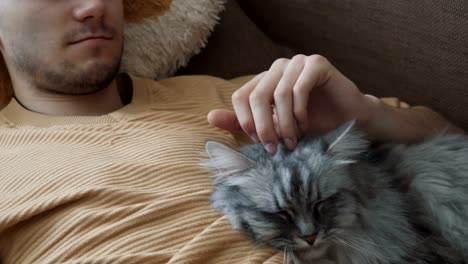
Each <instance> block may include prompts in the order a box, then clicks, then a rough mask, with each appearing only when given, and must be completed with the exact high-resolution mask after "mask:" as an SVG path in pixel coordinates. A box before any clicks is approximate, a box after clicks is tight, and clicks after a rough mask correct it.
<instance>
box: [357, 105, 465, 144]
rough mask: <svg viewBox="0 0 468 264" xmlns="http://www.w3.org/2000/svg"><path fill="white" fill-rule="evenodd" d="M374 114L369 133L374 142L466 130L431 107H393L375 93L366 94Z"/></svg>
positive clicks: (418, 138) (414, 140) (413, 140)
mask: <svg viewBox="0 0 468 264" xmlns="http://www.w3.org/2000/svg"><path fill="white" fill-rule="evenodd" d="M366 100H367V103H368V104H369V108H370V110H371V111H370V113H371V115H370V117H369V120H368V123H367V124H366V127H365V128H364V130H365V132H366V133H367V135H368V136H369V139H370V140H372V141H374V142H381V143H383V142H393V143H417V142H420V141H422V140H424V139H426V138H428V137H430V136H432V135H435V134H437V133H441V132H446V133H465V132H464V131H463V130H462V129H460V128H458V127H456V126H455V125H453V124H451V123H450V122H449V121H448V120H447V119H445V118H444V117H443V116H441V115H440V114H438V113H436V112H435V111H432V110H431V109H429V108H427V107H420V106H418V107H411V108H406V109H403V108H396V107H391V106H389V105H387V104H385V103H384V102H382V101H381V100H380V99H378V98H376V97H374V96H366Z"/></svg>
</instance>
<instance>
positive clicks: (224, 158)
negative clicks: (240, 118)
mask: <svg viewBox="0 0 468 264" xmlns="http://www.w3.org/2000/svg"><path fill="white" fill-rule="evenodd" d="M205 149H206V153H207V154H208V157H209V160H208V161H207V162H204V163H203V165H204V166H206V167H209V168H211V169H215V170H217V171H218V172H219V175H217V176H229V175H232V174H236V173H239V172H241V171H244V170H247V169H250V168H252V167H255V162H254V161H253V160H251V159H249V158H247V157H246V156H244V155H242V154H241V153H239V152H237V151H236V150H233V149H231V148H230V147H228V146H226V145H223V144H221V143H218V142H215V141H208V142H207V143H206V145H205Z"/></svg>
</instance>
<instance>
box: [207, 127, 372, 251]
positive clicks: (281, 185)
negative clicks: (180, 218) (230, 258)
mask: <svg viewBox="0 0 468 264" xmlns="http://www.w3.org/2000/svg"><path fill="white" fill-rule="evenodd" d="M353 127H354V122H348V123H345V124H344V125H342V126H341V127H339V128H338V129H336V130H334V131H332V132H330V133H328V134H326V135H323V136H320V137H315V138H306V139H304V140H301V141H300V142H299V144H298V146H297V147H296V149H295V150H293V151H288V150H286V149H285V148H284V147H283V146H281V145H280V146H279V149H278V151H277V153H276V154H275V155H271V154H269V153H267V152H266V151H265V150H264V148H263V146H262V145H260V144H256V145H250V146H246V147H243V148H241V149H239V150H233V149H231V148H229V147H227V146H225V145H222V144H220V143H216V142H208V143H207V144H206V151H207V153H208V155H209V157H210V160H209V161H208V162H207V163H206V165H207V166H209V167H210V168H212V169H213V174H214V183H215V189H214V192H213V195H212V198H211V199H212V204H213V206H214V207H215V208H216V209H218V210H219V211H221V212H222V213H224V214H225V215H226V216H227V217H228V218H229V220H230V221H231V223H232V225H233V226H234V227H235V228H236V229H241V230H243V231H245V232H246V233H247V234H248V235H250V237H251V238H252V239H253V240H254V241H255V242H257V243H260V244H264V245H268V246H272V247H275V248H277V249H280V250H285V249H287V250H303V249H308V248H311V247H316V246H320V243H326V241H327V239H333V234H335V233H336V234H339V233H340V232H342V230H344V229H349V228H353V226H354V225H356V222H357V221H358V212H359V199H360V198H359V197H358V196H356V195H355V194H354V192H353V188H354V186H353V183H352V181H351V179H350V177H349V166H351V164H353V163H355V161H356V159H357V158H358V157H359V155H360V154H361V153H362V152H363V151H365V150H366V149H367V147H368V142H367V141H366V140H365V139H364V138H363V137H362V136H361V135H360V134H359V132H357V131H355V129H353Z"/></svg>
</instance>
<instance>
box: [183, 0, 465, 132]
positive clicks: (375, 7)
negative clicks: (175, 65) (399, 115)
mask: <svg viewBox="0 0 468 264" xmlns="http://www.w3.org/2000/svg"><path fill="white" fill-rule="evenodd" d="M296 53H303V54H321V55H324V56H325V57H327V58H328V59H329V60H330V61H331V62H332V63H333V64H334V65H335V66H336V67H337V68H338V69H339V70H340V71H341V72H343V73H344V74H345V75H346V76H348V77H349V78H350V79H351V80H352V81H353V82H355V83H356V84H357V85H358V87H360V88H361V89H362V91H363V92H365V93H370V94H374V95H376V96H381V97H388V96H397V97H399V98H400V99H401V100H403V101H406V102H408V103H409V104H410V105H426V106H429V107H431V108H433V109H435V110H436V111H438V112H440V113H442V114H443V115H444V116H445V117H446V118H448V119H449V120H451V121H452V122H454V123H455V124H457V125H458V126H460V127H462V128H464V129H465V130H467V129H468V118H466V117H465V112H466V107H465V104H466V103H468V87H466V86H467V85H468V2H466V1H463V0H451V1H435V0H426V1H409V0H394V1H385V0H372V1H365V0H344V1H337V0H287V1H286V0H270V1H265V0H228V2H227V5H226V8H225V10H224V12H223V13H222V14H221V19H220V23H219V24H218V25H217V26H216V27H215V29H214V32H213V34H212V35H211V36H210V38H209V39H208V44H207V46H206V47H205V48H204V49H203V50H202V52H201V53H200V54H198V55H196V56H195V57H193V58H192V59H191V60H190V62H189V63H188V65H187V66H186V67H184V68H182V69H180V70H179V71H178V72H177V73H176V75H182V74H209V75H215V76H219V77H223V78H228V79H229V78H233V77H236V76H240V75H246V74H255V73H258V72H261V71H264V70H266V69H268V67H269V66H270V65H271V63H272V62H273V61H274V60H275V59H277V58H280V57H291V56H292V55H293V54H296Z"/></svg>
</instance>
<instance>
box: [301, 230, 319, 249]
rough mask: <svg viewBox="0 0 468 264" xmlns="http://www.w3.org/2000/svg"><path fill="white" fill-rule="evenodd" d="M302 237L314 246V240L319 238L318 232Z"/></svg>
mask: <svg viewBox="0 0 468 264" xmlns="http://www.w3.org/2000/svg"><path fill="white" fill-rule="evenodd" d="M302 239H303V240H304V241H305V242H307V243H308V244H309V245H311V246H312V245H314V242H315V240H316V239H317V233H314V234H310V235H305V236H302Z"/></svg>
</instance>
